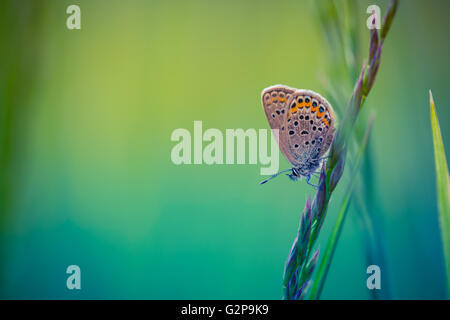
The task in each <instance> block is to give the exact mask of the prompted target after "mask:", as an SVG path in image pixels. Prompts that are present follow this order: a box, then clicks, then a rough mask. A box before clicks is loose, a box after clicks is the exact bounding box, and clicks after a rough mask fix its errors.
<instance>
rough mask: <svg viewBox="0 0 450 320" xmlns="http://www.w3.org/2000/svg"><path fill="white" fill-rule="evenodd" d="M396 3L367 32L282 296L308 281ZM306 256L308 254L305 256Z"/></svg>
mask: <svg viewBox="0 0 450 320" xmlns="http://www.w3.org/2000/svg"><path fill="white" fill-rule="evenodd" d="M397 4H398V1H397V0H392V1H391V6H390V7H389V9H388V10H387V13H386V16H385V20H384V21H385V23H384V25H383V28H382V30H381V34H382V36H381V37H379V36H378V31H377V30H373V31H372V32H371V38H370V50H369V62H368V65H364V66H363V67H362V70H361V73H360V76H359V78H358V80H357V82H356V84H355V86H354V89H353V93H352V96H351V98H350V100H349V103H348V105H347V109H346V111H345V113H344V117H343V119H342V121H341V123H340V125H339V129H338V130H337V132H336V136H335V138H334V140H333V143H332V145H331V147H330V153H329V154H330V156H329V159H328V160H327V161H326V163H325V165H323V166H322V170H321V173H320V177H319V183H318V188H317V191H316V194H315V196H314V199H313V201H312V202H311V201H310V200H309V199H308V201H307V202H306V205H305V208H304V210H303V215H302V223H301V224H300V228H299V231H298V234H297V237H296V239H295V241H294V244H293V246H292V248H291V251H290V253H289V256H288V259H287V262H286V267H285V272H284V281H283V286H284V298H285V299H295V300H297V299H302V298H303V297H304V296H305V292H306V290H307V288H308V287H309V286H310V285H311V281H312V280H311V276H312V273H313V272H314V268H315V265H316V263H317V259H318V254H319V251H318V250H316V251H314V247H315V243H316V241H317V239H318V236H319V233H320V230H321V228H322V225H323V223H324V220H325V217H326V214H327V211H328V205H329V201H330V198H331V196H332V194H333V192H334V190H335V188H336V186H337V184H338V183H339V181H340V179H341V177H342V174H343V171H344V167H345V159H346V155H347V149H348V148H347V145H348V141H349V138H350V137H351V133H352V131H353V128H354V124H355V122H356V120H357V118H358V115H359V111H360V110H361V108H362V107H363V105H364V101H365V98H366V97H367V95H368V94H369V92H370V90H371V89H372V87H373V84H374V82H375V78H376V75H377V73H378V68H379V66H380V61H381V51H382V48H383V43H384V39H385V36H386V35H387V32H388V31H389V27H390V25H391V22H392V19H393V17H394V15H395V12H396V8H397ZM313 252H314V254H313ZM310 256H312V257H311V258H309V257H310Z"/></svg>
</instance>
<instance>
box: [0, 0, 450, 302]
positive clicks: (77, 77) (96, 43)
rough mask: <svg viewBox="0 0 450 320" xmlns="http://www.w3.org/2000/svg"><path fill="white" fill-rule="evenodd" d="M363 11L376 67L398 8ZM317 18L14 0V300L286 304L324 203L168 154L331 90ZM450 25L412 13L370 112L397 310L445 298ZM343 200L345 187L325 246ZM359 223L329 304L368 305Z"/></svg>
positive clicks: (7, 271) (335, 271)
mask: <svg viewBox="0 0 450 320" xmlns="http://www.w3.org/2000/svg"><path fill="white" fill-rule="evenodd" d="M358 2H359V10H358V16H357V17H355V18H357V19H359V23H360V28H361V30H360V32H361V35H362V36H363V39H362V42H361V45H362V50H363V54H364V56H366V53H367V50H368V44H367V43H368V30H367V28H366V19H367V17H368V15H367V14H366V12H365V11H366V8H367V6H368V5H369V4H375V3H376V4H379V5H380V7H381V8H382V13H384V12H385V11H386V7H387V3H388V2H387V1H370V2H366V1H358ZM70 4H78V5H80V7H81V11H82V29H81V30H78V31H77V30H74V31H69V30H67V28H66V18H67V16H68V15H67V14H66V8H67V6H68V5H70ZM336 4H337V7H338V8H339V7H340V1H336ZM314 5H315V2H314V1H300V0H296V1H293V0H292V1H289V0H281V1H276V2H274V1H237V0H231V1H210V0H208V1H206V0H192V1H181V0H180V1H174V0H170V1H162V0H157V1H138V0H134V1H100V0H95V1H86V0H83V1H69V0H63V1H25V0H23V1H7V0H3V1H2V4H1V5H0V7H1V12H0V17H1V19H0V58H1V59H0V90H1V91H0V95H1V100H0V108H1V109H0V111H1V119H0V120H1V123H0V128H1V136H0V137H1V148H2V149H1V150H2V153H1V163H2V166H1V167H0V170H1V178H2V188H1V199H0V200H1V207H0V208H1V212H0V214H1V217H2V218H1V220H0V221H1V229H0V232H1V234H0V240H1V245H0V248H1V261H0V297H1V298H5V299H11V298H32V299H47V298H52V299H54V298H56V299H72V298H88V299H97V298H114V299H116V298H126V299H135V298H136V299H144V298H145V299H175V298H176V299H185V298H187V299H241V298H242V299H279V298H281V295H282V291H281V282H282V275H283V268H284V262H285V259H286V256H287V254H288V252H289V249H290V247H291V244H292V241H293V240H294V238H295V235H296V231H297V227H298V223H299V219H300V213H301V209H302V208H303V206H304V203H305V199H306V198H307V195H312V194H313V189H312V188H310V187H308V186H307V185H306V184H305V183H304V182H299V183H293V182H291V181H289V180H288V179H287V178H285V177H281V178H278V179H276V180H274V181H272V182H271V183H268V184H267V185H264V186H261V185H259V184H258V182H259V181H260V180H261V179H262V178H263V177H261V176H260V175H259V169H260V167H259V166H258V165H214V166H207V165H195V166H194V165H190V166H189V165H183V166H175V165H174V164H173V163H172V162H171V160H170V152H171V149H172V147H173V146H174V145H175V143H174V142H171V141H170V136H171V133H172V131H173V130H174V129H176V128H187V129H189V130H190V131H192V130H193V121H194V120H202V121H203V127H204V128H205V129H206V128H219V129H221V130H223V131H224V130H225V129H227V128H244V129H247V128H257V129H259V128H268V123H267V120H266V119H265V115H264V113H263V111H262V107H261V105H260V93H261V90H262V89H263V88H265V87H267V86H269V85H273V84H277V83H283V84H287V85H290V86H293V87H298V88H308V89H312V90H314V91H317V92H323V91H324V88H323V85H322V83H321V82H320V81H319V75H320V74H323V73H324V72H326V70H325V68H324V66H325V65H326V59H327V57H328V55H327V54H326V53H325V52H324V51H325V50H328V47H327V46H326V45H325V44H324V37H323V34H322V31H321V29H320V25H319V23H320V22H319V21H318V20H317V19H316V17H317V16H316V14H315V8H314ZM449 7H450V3H449V2H448V1H427V2H424V1H403V2H402V3H400V6H399V10H398V13H397V16H396V18H395V21H394V24H393V26H392V29H391V32H390V34H389V36H388V38H387V40H386V42H385V45H384V51H383V56H382V62H381V67H380V70H379V74H378V77H377V81H376V83H375V85H374V87H373V90H372V92H371V93H370V96H369V98H368V100H367V104H366V105H365V108H367V111H366V112H368V111H370V110H374V111H375V112H376V115H377V117H376V122H375V128H374V131H373V136H372V137H373V141H372V146H373V156H374V165H375V167H374V170H375V178H374V180H373V181H367V183H369V184H371V185H373V187H374V189H375V192H376V193H375V195H374V196H375V199H376V203H377V210H379V212H380V215H381V218H380V219H381V221H382V225H383V226H384V233H383V240H384V243H385V249H386V253H385V254H386V260H387V263H386V265H383V266H382V277H383V275H384V274H386V275H389V283H390V289H391V297H392V298H397V299H419V298H425V299H431V298H445V297H446V296H445V278H444V262H443V257H442V246H441V242H440V234H439V224H438V216H437V207H436V188H435V173H434V158H433V149H432V140H431V129H430V124H429V123H430V121H429V105H428V90H429V89H432V90H433V94H434V97H435V101H436V106H437V111H438V116H439V119H440V123H441V129H442V134H443V138H444V144H445V145H446V147H447V149H449V148H450V130H449V127H448V125H447V121H448V120H449V119H450V118H449V116H450V109H449V106H450V93H449V90H448V80H449V79H450V67H449V66H450V64H449V60H448V58H449V56H450V44H449V41H448V40H449V37H448V30H450V20H449V19H448V12H449V9H450V8H449ZM280 162H281V168H287V167H288V163H287V161H286V160H285V159H284V158H282V156H281V155H280ZM347 184H348V175H346V176H344V178H343V180H342V181H341V183H340V184H339V186H338V189H337V192H336V194H335V195H334V196H333V199H332V202H331V205H330V210H329V212H328V216H327V219H326V222H325V226H324V229H323V231H322V234H321V237H320V239H319V243H320V244H321V247H322V248H325V245H326V241H327V240H328V237H329V234H330V230H331V228H332V226H333V224H334V221H335V219H336V215H337V210H338V208H339V205H340V203H341V199H342V193H343V191H344V190H345V186H346V185H347ZM357 214H358V212H356V210H355V209H354V208H352V210H351V211H350V212H349V216H348V220H347V221H346V225H345V228H344V232H343V234H342V237H341V239H340V242H339V244H338V248H337V252H336V256H335V259H334V260H333V263H332V266H331V270H330V273H329V278H328V280H327V283H326V284H325V287H324V291H323V296H322V298H326V299H349V298H350V299H368V298H370V293H369V290H368V289H367V288H366V278H367V275H366V268H367V264H366V260H365V255H366V251H365V247H364V245H363V239H364V233H365V232H366V230H365V229H364V228H363V227H362V226H361V225H360V224H359V223H358V220H357V219H356V216H357ZM71 264H76V265H79V266H80V267H81V272H82V290H80V291H76V290H74V291H69V290H67V288H66V278H67V275H66V273H65V270H66V268H67V266H68V265H71ZM384 272H385V273H384ZM382 279H383V284H384V283H385V281H387V280H388V279H385V278H382ZM383 288H384V286H383Z"/></svg>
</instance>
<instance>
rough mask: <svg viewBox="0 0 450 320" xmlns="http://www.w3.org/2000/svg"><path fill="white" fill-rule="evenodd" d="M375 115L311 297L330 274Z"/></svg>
mask: <svg viewBox="0 0 450 320" xmlns="http://www.w3.org/2000/svg"><path fill="white" fill-rule="evenodd" d="M373 121H374V116H372V117H371V119H370V120H369V123H368V125H367V128H366V132H365V134H364V139H363V141H362V143H361V145H360V148H359V152H358V156H357V158H356V161H355V164H354V165H353V171H352V174H351V175H350V177H351V182H350V185H349V186H348V189H347V192H346V193H345V197H344V201H343V202H342V205H341V208H340V210H339V214H338V218H337V220H336V223H335V225H334V228H333V232H332V233H331V236H330V239H329V240H328V244H327V248H326V249H325V253H324V256H323V258H322V261H321V263H320V265H319V269H318V270H317V274H316V276H315V278H314V280H313V286H312V288H311V296H310V298H311V299H319V298H320V294H321V293H322V289H323V286H324V284H325V280H326V278H327V275H328V270H329V269H330V265H331V261H332V259H333V256H334V252H335V251H336V246H337V243H338V241H339V237H340V235H341V233H342V229H343V227H344V222H345V218H346V216H347V212H348V209H349V208H350V201H351V198H352V197H353V191H354V188H355V186H356V181H357V179H356V176H357V175H358V172H359V168H360V166H361V162H362V160H363V158H364V154H365V152H366V149H367V144H368V142H369V137H370V133H371V131H372V127H373Z"/></svg>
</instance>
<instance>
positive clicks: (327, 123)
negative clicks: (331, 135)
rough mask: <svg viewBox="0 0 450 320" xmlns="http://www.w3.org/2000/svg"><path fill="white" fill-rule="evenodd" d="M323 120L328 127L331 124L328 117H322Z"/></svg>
mask: <svg viewBox="0 0 450 320" xmlns="http://www.w3.org/2000/svg"><path fill="white" fill-rule="evenodd" d="M322 122H323V123H325V124H326V125H327V127H329V126H330V123H329V122H328V120H327V119H325V118H323V119H322Z"/></svg>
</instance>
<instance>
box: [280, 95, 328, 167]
mask: <svg viewBox="0 0 450 320" xmlns="http://www.w3.org/2000/svg"><path fill="white" fill-rule="evenodd" d="M334 121H335V116H334V111H333V108H332V107H331V104H330V103H329V102H328V101H327V100H326V99H325V98H323V97H322V96H321V95H319V94H318V93H316V92H313V91H310V90H295V92H294V93H293V99H292V101H291V103H290V105H289V110H288V113H287V116H286V124H285V127H286V142H287V150H286V152H287V153H288V154H290V155H291V159H292V160H289V161H290V162H291V164H292V165H293V166H294V167H302V166H305V165H308V164H309V163H312V162H317V161H316V160H318V159H319V158H320V157H322V156H323V155H324V154H325V153H326V152H327V151H328V149H329V147H330V145H331V142H332V141H333V138H334Z"/></svg>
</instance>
